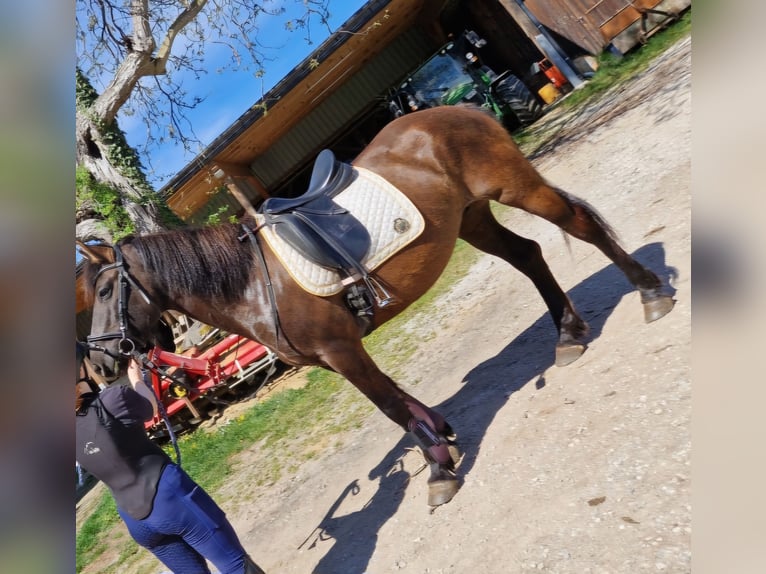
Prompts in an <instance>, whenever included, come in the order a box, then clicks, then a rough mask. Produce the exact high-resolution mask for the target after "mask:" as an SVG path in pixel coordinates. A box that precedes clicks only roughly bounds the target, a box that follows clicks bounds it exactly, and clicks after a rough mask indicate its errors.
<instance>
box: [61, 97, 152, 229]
mask: <svg viewBox="0 0 766 574" xmlns="http://www.w3.org/2000/svg"><path fill="white" fill-rule="evenodd" d="M76 150H77V164H78V165H81V166H83V167H85V168H86V169H87V170H88V171H89V172H90V173H91V174H92V175H93V177H94V178H95V179H96V180H97V181H100V182H102V183H105V184H107V185H109V186H111V187H113V188H114V189H116V190H117V191H118V192H119V193H120V196H121V198H122V205H123V207H124V208H125V210H126V211H127V212H128V216H129V217H130V219H131V221H132V222H133V224H134V225H135V230H136V233H137V234H139V235H143V234H145V233H151V232H155V231H161V230H163V229H164V227H163V226H162V225H161V224H160V222H159V213H158V211H157V208H156V207H155V206H154V205H153V204H151V203H147V202H145V198H144V197H143V192H142V191H141V190H140V189H137V187H136V184H135V182H132V181H131V180H130V179H129V178H128V177H126V176H125V175H124V174H123V173H121V172H120V171H119V169H117V167H116V166H114V165H112V163H111V162H110V161H109V158H108V150H107V144H106V143H105V142H104V140H103V138H102V135H101V132H100V130H99V128H98V126H97V125H96V123H95V122H93V121H92V120H90V119H89V118H87V117H86V116H85V114H83V113H81V112H80V111H79V110H78V111H77V118H76ZM77 223H78V225H79V224H80V223H83V222H80V221H78V222H77ZM85 229H88V230H89V232H90V233H95V232H100V231H103V227H98V226H95V227H94V225H93V224H90V225H89V226H88V227H83V231H85ZM99 230H100V231H99ZM78 238H79V239H81V240H84V238H83V237H79V234H78ZM101 238H102V239H104V240H105V241H108V240H109V239H107V238H106V237H101Z"/></svg>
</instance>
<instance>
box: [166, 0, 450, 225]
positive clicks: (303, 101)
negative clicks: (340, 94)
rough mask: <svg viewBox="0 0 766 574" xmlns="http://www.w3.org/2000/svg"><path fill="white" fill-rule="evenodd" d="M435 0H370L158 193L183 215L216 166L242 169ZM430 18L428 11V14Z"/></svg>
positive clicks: (206, 190)
mask: <svg viewBox="0 0 766 574" xmlns="http://www.w3.org/2000/svg"><path fill="white" fill-rule="evenodd" d="M441 5H443V2H439V1H436V0H372V1H370V2H368V3H367V4H365V5H364V6H363V7H362V8H360V9H359V10H358V11H357V12H356V13H355V14H354V15H352V16H351V18H349V19H348V20H347V21H346V22H345V23H344V24H343V26H341V28H340V29H339V30H338V31H337V32H335V33H334V34H332V35H331V36H330V37H329V38H328V39H327V40H326V41H325V42H323V43H322V44H321V45H320V46H319V47H318V48H317V49H316V50H315V51H314V52H313V53H312V54H311V55H309V56H308V57H307V58H305V59H304V60H303V61H302V62H301V63H300V64H298V65H297V66H296V67H295V68H294V69H293V70H292V71H291V72H290V73H289V74H288V75H287V76H285V78H283V79H282V80H281V81H280V82H279V83H277V84H276V85H275V86H274V87H273V88H272V89H271V90H269V91H268V92H267V93H266V94H265V95H264V96H263V97H262V98H260V99H259V100H258V101H257V102H256V103H255V104H253V105H252V106H251V107H250V109H248V110H247V111H246V112H245V113H244V114H242V115H241V116H240V117H239V118H238V119H237V120H236V121H235V122H234V123H233V124H232V125H231V126H229V127H228V128H227V129H226V130H224V131H223V133H221V134H220V135H219V136H218V137H217V138H215V140H213V141H212V142H211V143H210V145H208V146H207V147H206V148H205V149H204V150H203V151H202V152H201V153H200V154H198V155H197V157H196V158H194V160H192V161H191V162H190V163H189V164H188V165H187V166H185V167H184V168H183V169H182V170H181V171H179V172H178V174H176V175H175V176H174V177H173V178H172V179H171V180H170V181H169V182H168V183H167V184H166V185H165V186H164V187H163V188H162V189H161V190H160V195H161V196H162V197H163V198H165V199H166V201H167V202H168V205H169V206H170V207H171V209H173V210H174V211H176V213H178V214H179V215H181V216H182V217H183V216H184V215H185V212H188V210H189V207H190V206H191V208H192V210H193V209H194V208H195V207H197V206H199V205H201V204H203V203H204V202H206V201H207V199H208V197H209V194H210V193H211V192H212V191H213V190H215V189H217V188H218V187H219V186H220V185H221V182H220V181H217V180H216V179H215V178H214V177H213V175H212V174H213V172H214V171H216V170H217V169H218V167H221V166H240V168H245V169H246V168H247V166H249V165H250V164H252V163H253V162H254V161H255V160H256V159H257V158H258V157H259V156H260V155H262V154H263V153H264V152H265V151H266V150H268V148H269V147H270V146H272V145H273V144H274V143H275V142H276V141H278V140H279V139H280V138H282V137H283V136H285V135H286V134H287V133H288V132H289V131H290V130H291V129H293V128H294V127H295V126H296V125H297V124H298V123H299V122H300V121H301V120H303V119H304V117H305V116H307V115H308V114H309V113H311V111H312V110H313V109H315V108H316V107H317V106H318V105H319V104H321V103H322V102H324V101H325V100H327V99H328V98H329V97H330V96H331V95H332V94H333V93H335V91H336V90H338V89H339V88H340V87H341V86H342V85H343V83H344V81H346V79H347V78H348V77H349V76H350V75H351V74H353V73H355V72H356V71H358V70H359V69H360V68H361V67H362V66H364V65H365V64H366V63H367V62H368V61H369V60H371V59H372V58H374V57H375V56H376V55H377V54H379V53H380V52H381V51H382V50H384V49H385V48H386V47H387V46H388V45H389V44H390V43H391V42H392V41H393V40H394V39H396V38H397V37H398V36H400V35H401V34H402V33H403V32H404V31H406V30H407V29H409V28H410V27H411V26H412V25H413V23H415V22H416V20H417V19H418V17H419V15H420V14H421V13H424V12H425V13H428V12H429V11H433V10H434V9H437V14H438V8H439V7H441ZM429 16H430V17H433V14H432V13H431V14H429Z"/></svg>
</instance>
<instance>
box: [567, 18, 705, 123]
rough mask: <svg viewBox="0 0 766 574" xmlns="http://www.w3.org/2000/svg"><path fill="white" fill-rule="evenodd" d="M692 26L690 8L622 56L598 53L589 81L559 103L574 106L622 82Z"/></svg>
mask: <svg viewBox="0 0 766 574" xmlns="http://www.w3.org/2000/svg"><path fill="white" fill-rule="evenodd" d="M691 28H692V11H691V8H690V9H689V10H687V11H686V12H685V13H684V15H683V16H681V18H680V19H679V20H678V22H675V23H674V24H672V25H670V26H668V27H667V28H666V29H665V30H663V31H661V32H658V33H657V34H655V35H654V36H652V37H651V38H649V41H648V42H647V43H646V45H644V46H641V47H640V48H637V49H635V50H633V51H631V52H629V53H628V54H626V55H625V56H624V57H622V58H618V57H616V56H614V55H613V54H610V53H607V52H605V53H603V54H601V56H599V58H598V60H599V68H598V70H597V71H596V73H595V74H594V76H593V78H591V79H590V80H589V81H588V83H587V84H586V85H585V86H583V87H582V88H580V89H579V90H575V91H574V92H573V93H572V94H570V95H569V97H568V98H566V99H565V100H564V101H563V102H562V106H564V107H569V108H572V107H576V106H579V105H580V104H582V103H583V102H584V101H587V100H589V99H591V98H592V97H593V96H595V95H597V94H601V93H603V92H605V91H606V90H608V89H609V88H611V87H612V86H614V85H616V84H619V83H621V82H624V81H625V80H628V79H630V78H632V77H633V76H635V75H636V74H639V73H641V72H643V71H644V70H646V69H647V68H648V67H649V66H650V65H651V63H652V61H653V60H654V59H655V58H656V57H657V56H659V55H660V54H661V53H662V52H664V51H665V50H667V49H668V48H669V47H670V46H672V45H673V44H675V43H676V42H677V41H678V40H680V39H681V38H684V37H686V36H688V35H689V34H690V33H691Z"/></svg>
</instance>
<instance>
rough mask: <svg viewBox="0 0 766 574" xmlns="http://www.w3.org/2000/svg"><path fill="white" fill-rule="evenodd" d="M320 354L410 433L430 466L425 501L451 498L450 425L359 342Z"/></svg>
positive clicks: (453, 451)
mask: <svg viewBox="0 0 766 574" xmlns="http://www.w3.org/2000/svg"><path fill="white" fill-rule="evenodd" d="M332 347H333V348H332V349H330V350H328V351H327V352H325V353H322V355H321V356H322V361H323V362H324V363H325V364H326V365H327V367H329V368H330V369H332V370H333V371H336V372H337V373H340V374H341V375H343V376H344V377H346V379H348V380H349V381H350V382H351V383H352V384H353V385H354V386H355V387H356V388H357V389H359V390H360V391H362V393H363V394H364V395H365V396H366V397H367V398H368V399H370V400H371V401H372V402H373V403H374V404H375V405H376V406H377V407H378V408H379V409H380V410H381V411H383V413H384V414H385V415H386V416H387V417H388V418H390V419H391V420H392V421H394V422H395V423H397V424H398V425H400V426H401V427H402V428H403V429H404V430H405V431H408V432H411V433H412V435H413V437H414V438H415V441H416V442H417V443H418V445H419V446H420V447H421V449H422V451H423V456H424V457H425V459H426V462H428V464H429V466H430V469H431V476H430V477H429V479H428V504H429V505H430V506H439V505H441V504H445V503H447V502H449V501H450V500H452V497H453V496H455V494H456V493H457V491H458V489H459V488H460V481H459V479H458V478H457V476H456V475H455V472H454V469H455V465H456V464H457V462H458V460H459V458H460V455H459V452H458V450H457V445H456V444H455V442H454V439H455V435H454V432H453V431H452V428H451V427H450V425H449V424H448V423H447V421H445V420H444V417H442V416H441V415H440V414H439V413H437V412H436V411H434V410H433V409H431V408H429V407H427V406H426V405H424V404H423V403H421V402H420V401H418V400H417V399H416V398H414V397H412V396H411V395H409V394H407V393H405V392H404V391H402V390H401V389H400V388H399V387H398V386H397V384H396V383H395V382H394V381H393V380H392V379H391V378H390V377H388V376H387V375H386V374H385V373H383V372H382V371H381V370H380V369H379V368H378V366H377V365H376V364H375V363H374V361H373V360H372V359H371V358H370V356H369V355H368V354H367V352H366V351H365V350H364V347H363V346H362V344H361V341H358V342H356V343H352V342H349V343H348V344H347V345H340V344H338V342H337V341H335V342H333V345H332Z"/></svg>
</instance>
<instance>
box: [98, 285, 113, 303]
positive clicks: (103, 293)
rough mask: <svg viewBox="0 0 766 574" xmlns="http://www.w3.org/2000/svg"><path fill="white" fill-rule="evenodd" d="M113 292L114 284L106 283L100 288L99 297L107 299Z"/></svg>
mask: <svg viewBox="0 0 766 574" xmlns="http://www.w3.org/2000/svg"><path fill="white" fill-rule="evenodd" d="M111 293H112V286H111V285H106V286H104V287H102V288H101V289H99V290H98V298H99V299H101V300H102V301H103V300H105V299H107V298H108V297H109V295H111Z"/></svg>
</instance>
